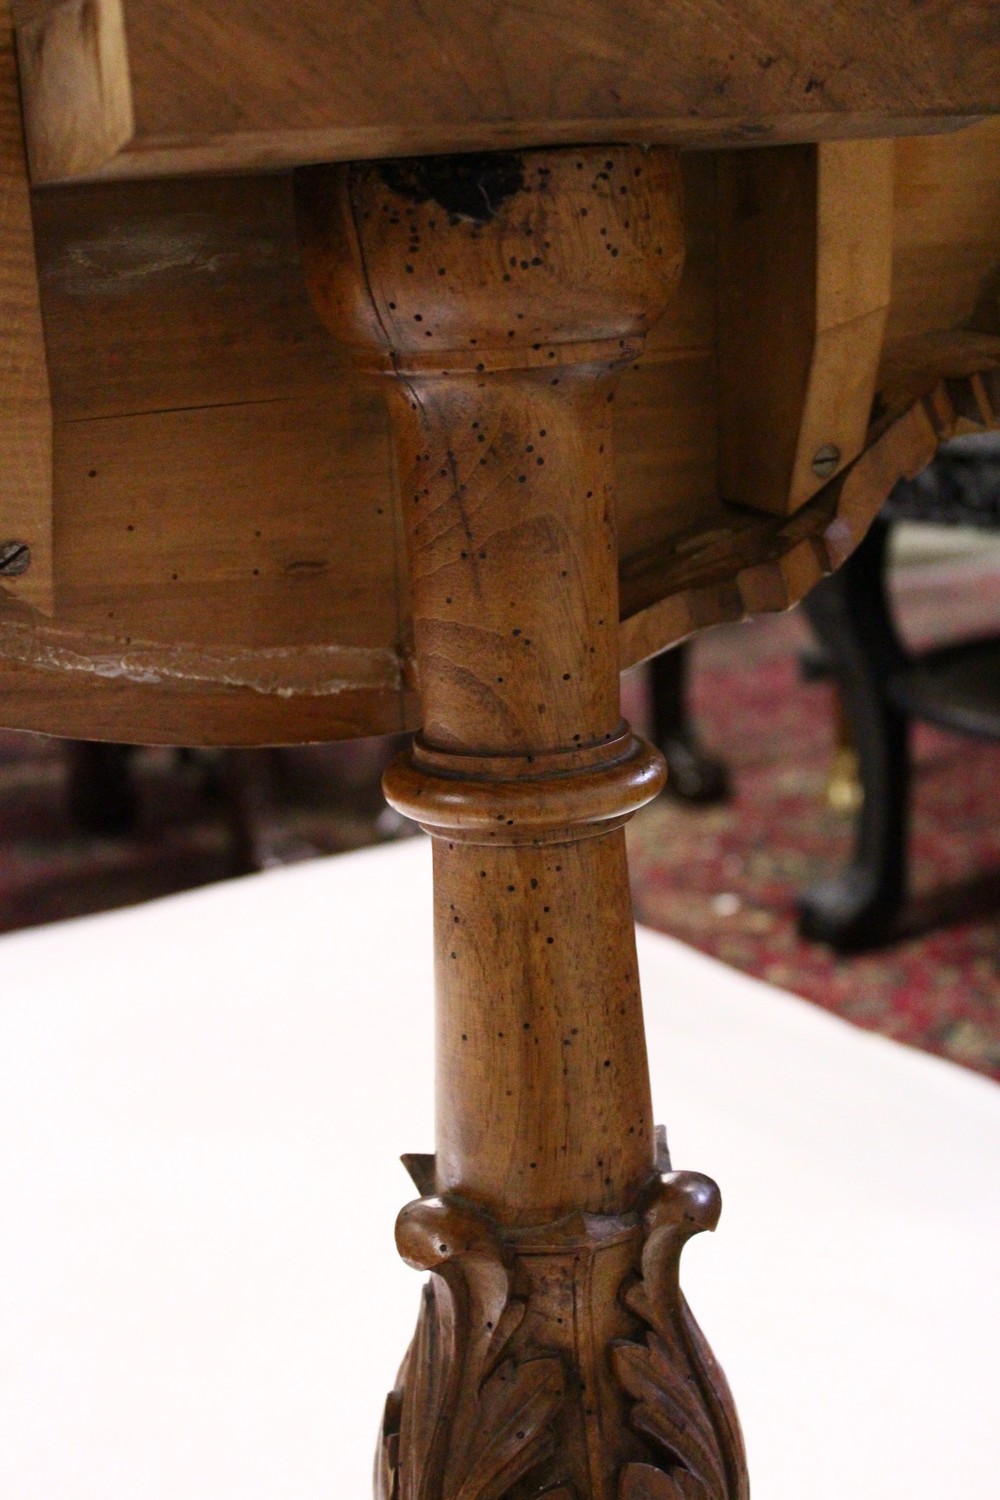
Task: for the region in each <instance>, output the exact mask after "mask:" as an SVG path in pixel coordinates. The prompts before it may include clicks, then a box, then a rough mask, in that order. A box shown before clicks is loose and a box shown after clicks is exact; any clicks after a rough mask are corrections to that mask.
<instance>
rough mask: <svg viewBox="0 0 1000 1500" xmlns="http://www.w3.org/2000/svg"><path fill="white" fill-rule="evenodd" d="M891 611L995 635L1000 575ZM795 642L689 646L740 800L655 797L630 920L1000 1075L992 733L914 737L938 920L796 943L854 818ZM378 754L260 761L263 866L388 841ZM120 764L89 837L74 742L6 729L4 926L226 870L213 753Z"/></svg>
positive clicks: (927, 881) (390, 828) (640, 847)
mask: <svg viewBox="0 0 1000 1500" xmlns="http://www.w3.org/2000/svg"><path fill="white" fill-rule="evenodd" d="M956 598H957V599H960V600H961V613H962V629H961V632H958V631H956V629H955V626H954V616H955V613H956V611H955V605H954V601H955V600H956ZM898 607H899V611H900V614H901V617H902V620H903V623H904V625H905V627H906V630H907V634H908V635H909V636H910V637H911V638H912V639H914V640H917V641H920V642H930V641H942V640H945V639H949V638H951V637H952V636H954V635H956V634H958V633H962V634H969V635H974V634H977V633H979V632H982V631H984V630H988V629H991V628H1000V568H998V567H997V566H995V565H994V566H987V565H985V564H984V563H982V562H976V561H970V562H967V563H962V564H953V565H949V566H948V567H947V568H946V569H942V568H940V567H937V568H934V569H915V570H912V571H910V572H908V573H907V574H906V575H904V578H903V583H902V586H901V591H900V593H899V598H898ZM807 640H808V631H807V628H806V626H805V623H804V621H803V620H802V619H801V618H800V617H799V616H797V615H795V614H792V615H788V616H784V617H781V618H776V619H770V620H763V621H757V622H755V623H754V624H753V625H750V626H741V627H733V628H727V629H724V630H719V631H716V632H713V633H711V634H709V635H708V636H707V637H704V638H702V639H700V640H699V641H698V642H697V643H696V647H695V672H694V683H693V700H694V711H695V715H696V717H697V720H698V723H699V725H700V728H701V730H702V732H703V735H704V738H705V739H706V741H707V742H708V743H709V745H711V747H712V748H713V749H714V750H715V751H717V752H718V753H719V754H720V755H722V756H723V757H724V758H725V759H726V760H727V761H728V763H729V766H730V768H731V770H732V772H733V781H734V799H733V801H732V802H730V803H728V804H726V805H723V806H721V807H714V808H707V809H698V808H691V807H684V806H679V805H677V804H675V803H672V802H670V801H669V800H667V799H666V798H662V799H660V800H659V801H658V802H657V803H655V804H654V805H653V806H651V807H650V808H648V809H646V810H644V811H643V812H642V813H640V814H639V816H638V817H637V818H636V819H635V821H634V822H633V823H632V825H630V832H629V839H630V847H631V857H632V866H633V877H634V896H635V906H636V912H637V915H638V916H639V918H640V919H641V920H642V921H644V922H647V923H649V924H650V925H651V926H653V927H658V928H660V929H661V930H662V931H664V932H668V933H671V934H672V935H674V936H675V937H679V938H681V939H682V940H683V941H685V942H688V943H691V944H692V945H693V946H694V947H697V948H700V949H702V950H703V951H704V952H706V953H710V954H713V955H715V956H716V957H718V958H720V959H723V960H724V961H725V962H727V963H730V964H733V965H735V966H736V967H737V968H741V969H745V970H746V971H747V972H749V973H752V974H757V975H759V976H761V977H762V978H765V979H769V980H772V981H773V982H774V983H776V984H779V985H782V986H784V987H786V988H788V989H790V990H793V991H794V992H795V993H797V994H799V995H803V996H805V997H807V998H808V999H810V1000H813V1001H815V1002H816V1003H817V1004H819V1005H822V1006H824V1007H826V1008H827V1009H829V1010H831V1011H834V1012H835V1013H837V1014H838V1015H841V1016H843V1017H845V1018H846V1019H847V1020H850V1021H853V1022H855V1023H857V1024H858V1025H861V1026H866V1027H869V1028H871V1029H873V1030H876V1031H880V1032H883V1033H884V1034H886V1035H887V1036H891V1037H895V1038H896V1039H897V1040H899V1041H903V1042H908V1043H910V1044H911V1045H913V1046H918V1047H924V1048H926V1049H928V1050H930V1051H933V1052H939V1053H941V1054H943V1055H945V1056H947V1057H950V1058H952V1059H953V1060H954V1061H956V1062H960V1063H964V1064H966V1065H967V1066H969V1067H973V1068H977V1069H979V1070H980V1071H982V1072H984V1073H988V1074H991V1075H992V1076H994V1077H997V1078H1000V797H998V795H997V792H998V788H1000V781H998V772H1000V745H992V744H985V743H979V742H976V741H973V740H969V739H964V738H963V739H959V738H956V737H952V736H949V735H945V734H943V733H940V732H938V731H935V730H931V729H925V728H921V729H919V730H918V732H917V734H916V762H917V774H916V778H915V782H916V794H915V811H914V819H913V822H914V829H913V845H914V859H913V871H914V883H915V902H914V912H913V915H914V919H915V922H916V923H917V924H918V925H919V923H920V922H924V923H925V924H926V923H930V922H933V921H934V920H935V919H936V918H941V917H947V918H948V919H949V920H948V924H947V925H944V926H940V925H939V926H936V927H932V928H931V930H929V931H926V932H925V933H924V934H923V935H922V936H915V937H912V938H909V939H907V940H906V941H904V942H901V943H899V944H897V945H896V946H895V947H893V948H891V949H887V950H883V951H882V952H879V953H872V954H866V955H864V956H862V957H854V958H836V957H834V956H832V955H831V954H830V953H828V952H827V951H826V950H825V949H823V948H820V947H818V946H816V945H814V944H809V943H803V942H801V941H800V940H799V939H798V937H797V936H796V932H795V898H796V894H797V893H798V892H799V891H800V890H802V889H803V887H805V886H806V885H808V884H809V883H810V882H812V881H813V880H815V879H816V878H818V877H819V876H821V875H824V874H826V873H828V872H829V871H831V870H832V869H834V868H835V867H836V866H837V864H838V862H839V861H841V860H843V859H844V858H846V855H847V852H848V850H849V847H850V841H851V828H850V819H849V818H847V817H844V816H842V815H838V814H836V813H834V812H833V811H832V810H831V809H830V807H829V806H828V804H827V801H826V798H825V795H824V792H825V785H826V779H827V773H828V769H829V763H830V754H831V746H832V713H831V690H830V688H829V687H828V686H826V685H823V684H818V685H817V684H813V685H807V684H805V683H803V682H802V681H801V678H800V673H799V667H798V653H799V651H800V650H801V648H802V646H803V645H804V644H805V643H806V642H807ZM625 696H626V711H627V714H628V716H629V717H631V718H632V719H633V720H634V721H635V722H637V723H639V724H641V723H642V722H643V719H644V717H645V700H644V678H643V676H642V674H641V673H635V674H631V676H630V677H629V678H628V679H626V684H625ZM386 754H387V748H386V746H385V744H384V743H383V742H372V741H369V742H361V743H359V744H357V745H350V746H325V747H309V748H306V749H302V750H296V751H282V752H280V753H277V752H276V753H272V754H271V755H260V754H258V755H257V757H256V760H255V761H254V762H253V767H254V775H253V777H252V782H253V795H252V796H251V797H250V799H249V800H250V801H251V803H254V802H255V803H256V806H257V811H256V814H255V817H254V823H255V827H256V831H257V836H258V846H259V862H260V863H261V864H264V865H267V864H282V863H288V862H290V861H293V860H298V859H303V858H309V857H312V856H315V855H318V854H328V853H336V852H339V851H342V850H345V849H349V848H356V847H358V846H359V845H362V844H366V843H372V842H375V841H377V840H379V839H382V838H384V837H390V836H395V835H396V834H397V833H398V831H399V828H398V823H394V821H393V815H391V814H387V813H386V812H384V811H383V812H382V813H381V815H380V813H379V806H380V804H379V800H378V795H377V790H376V788H377V780H378V774H379V771H380V769H381V765H382V763H383V761H384V760H385V757H386ZM131 769H132V779H133V783H134V788H135V793H136V801H137V819H136V825H135V828H134V829H133V831H132V832H131V833H130V834H128V835H127V836H123V837H118V838H110V837H95V836H92V835H86V834H84V833H82V832H80V831H79V829H78V828H76V827H74V825H73V822H72V820H71V818H70V816H69V812H68V808H67V804H66V783H67V754H66V750H65V748H64V747H63V746H62V745H61V744H60V743H59V742H58V741H54V740H45V739H42V738H40V737H38V736H34V735H23V734H12V733H0V932H2V931H11V930H13V929H16V928H19V927H27V926H34V925H36V924H38V923H44V922H50V921H55V920H59V919H61V918H65V917H73V916H80V915H84V914H86V913H88V912H94V911H102V910H106V909H108V908H111V907H115V906H125V905H129V904H132V903H134V902H136V901H142V900H146V899H149V898H150V897H154V896H158V895H166V894H168V893H170V892H172V891H177V890H182V889H185V888H187V887H190V886H196V885H203V884H205V883H207V882H209V881H213V880H219V879H223V878H225V877H226V876H228V875H231V874H232V873H233V869H234V859H235V858H236V850H235V843H236V842H237V841H236V840H235V839H234V831H233V817H232V808H231V805H230V804H229V803H227V800H226V796H225V778H224V777H220V774H219V772H220V764H219V761H218V759H217V758H212V757H201V758H200V759H195V760H192V759H191V758H190V757H188V758H186V759H185V758H182V757H180V756H178V755H176V754H174V753H173V752H170V751H163V750H152V751H150V750H145V751H140V752H137V753H136V754H135V756H134V757H133V759H132V768H131Z"/></svg>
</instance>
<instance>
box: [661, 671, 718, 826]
mask: <svg viewBox="0 0 1000 1500" xmlns="http://www.w3.org/2000/svg"><path fill="white" fill-rule="evenodd" d="M689 664H690V647H689V646H688V645H686V644H684V645H680V646H675V647H674V648H673V650H671V651H664V652H662V653H661V654H660V655H659V656H656V657H654V658H653V660H652V661H651V662H650V664H649V672H650V697H651V700H652V704H651V706H652V712H653V741H654V743H655V744H656V745H657V747H658V748H659V750H660V752H661V753H662V755H663V758H664V760H665V761H666V763H667V785H666V788H665V791H666V792H667V793H668V794H669V795H670V796H673V797H676V798H678V799H679V800H680V801H681V802H702V803H705V802H721V801H723V799H724V798H726V797H728V796H729V792H730V779H729V768H728V767H727V766H726V764H725V762H724V761H721V760H719V758H718V757H717V756H714V755H710V754H709V753H708V751H707V750H706V749H705V747H704V745H703V744H702V743H701V740H700V738H699V736H698V731H697V729H696V728H695V726H694V724H693V722H692V720H691V717H690V715H689V713H688V675H689V672H688V669H689Z"/></svg>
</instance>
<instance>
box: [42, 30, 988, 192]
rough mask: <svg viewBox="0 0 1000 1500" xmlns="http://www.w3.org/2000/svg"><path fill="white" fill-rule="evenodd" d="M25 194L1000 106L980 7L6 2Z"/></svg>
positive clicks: (778, 134) (820, 135)
mask: <svg viewBox="0 0 1000 1500" xmlns="http://www.w3.org/2000/svg"><path fill="white" fill-rule="evenodd" d="M15 10H16V13H17V16H18V19H19V20H20V23H21V24H20V29H19V44H20V57H21V69H22V75H23V78H24V86H25V96H26V104H27V110H26V121H27V131H28V142H29V149H30V152H31V158H32V169H33V175H34V177H35V180H36V181H37V182H49V181H56V180H66V179H71V178H79V177H80V176H94V175H98V174H101V173H107V174H114V175H122V176H133V177H142V176H146V175H149V174H151V173H153V174H158V173H168V174H173V173H184V172H187V173H191V172H203V171H206V170H208V171H217V170H219V169H227V170H231V171H233V170H235V171H246V170H248V169H255V168H259V167H275V166H288V165H297V164H301V163H306V162H313V161H334V160H345V159H352V158H358V157H379V156H396V155H414V154H418V153H426V152H457V151H481V150H507V149H511V148H519V147H524V146H543V145H552V144H558V143H565V144H573V143H576V142H588V141H589V142H601V141H629V140H631V141H661V142H672V143H674V144H678V145H701V146H705V145H713V146H724V145H729V144H733V143H742V144H749V145H760V144H762V143H764V142H773V141H778V140H792V141H795V140H798V141H813V140H820V139H824V138H831V137H837V136H844V135H855V136H868V137H871V136H876V135H890V134H895V135H899V134H907V133H912V132H914V131H917V130H921V129H929V130H939V129H941V128H947V127H948V126H949V125H954V124H957V123H959V122H961V121H962V120H966V121H967V120H968V119H970V118H972V117H975V116H977V115H981V114H986V113H989V112H997V111H998V110H1000V75H998V72H997V68H996V51H997V47H998V45H1000V19H998V13H997V8H996V6H995V4H993V3H991V0H947V3H942V0H935V3H933V4H926V3H922V0H850V3H846V4H845V3H840V4H837V5H831V4H829V3H827V0H769V3H768V4H755V5H747V4H745V3H742V0H717V3H714V4H712V5H711V6H707V5H704V4H701V3H699V0H671V3H670V4H664V3H663V0H628V3H622V0H548V3H547V4H545V5H544V6H540V5H524V4H510V3H502V0H501V3H497V0H471V3H470V0H377V3H367V4H365V5H361V6H358V5H348V4H345V3H344V0H296V3H295V4H289V3H288V0H252V3H247V0H215V3H214V4H212V5H192V4H177V3H175V0H15Z"/></svg>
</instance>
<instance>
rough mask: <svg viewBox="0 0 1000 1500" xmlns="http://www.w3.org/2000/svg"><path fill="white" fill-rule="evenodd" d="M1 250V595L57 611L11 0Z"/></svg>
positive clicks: (1, 16)
mask: <svg viewBox="0 0 1000 1500" xmlns="http://www.w3.org/2000/svg"><path fill="white" fill-rule="evenodd" d="M0 247H2V265H0V593H2V594H4V595H6V596H7V597H8V598H11V599H17V600H19V601H22V602H23V603H25V604H29V605H32V606H33V607H34V608H35V609H38V610H42V611H44V612H46V613H51V611H52V609H53V581H52V411H51V407H50V403H49V381H48V373H47V369H46V363H45V341H44V338H43V334H42V317H41V312H40V309H39V302H38V278H37V274H36V270H35V245H34V235H33V232H32V225H31V204H30V200H29V194H28V175H27V167H26V165H25V159H24V143H23V140H22V135H21V111H20V104H19V97H18V88H17V67H16V63H15V58H14V38H13V33H12V30H11V20H10V9H9V5H8V4H7V3H6V0H4V3H3V4H0ZM18 544H20V547H19V546H18Z"/></svg>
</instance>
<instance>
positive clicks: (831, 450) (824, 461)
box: [812, 443, 840, 479]
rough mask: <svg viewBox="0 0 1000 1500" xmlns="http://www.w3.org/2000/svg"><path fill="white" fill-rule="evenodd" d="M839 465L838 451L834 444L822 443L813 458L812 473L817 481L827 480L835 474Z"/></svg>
mask: <svg viewBox="0 0 1000 1500" xmlns="http://www.w3.org/2000/svg"><path fill="white" fill-rule="evenodd" d="M839 463H840V449H839V448H838V447H837V445H836V443H824V444H823V446H822V448H818V449H817V450H816V453H815V454H814V456H813V461H812V471H813V473H814V474H815V475H816V478H817V479H829V478H830V475H831V474H835V473H836V472H837V466H838V464H839Z"/></svg>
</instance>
